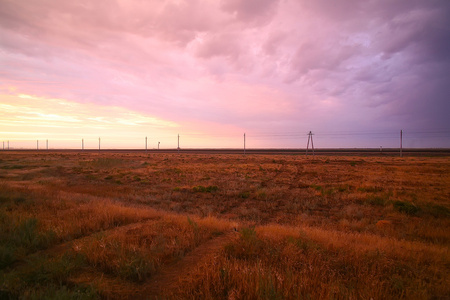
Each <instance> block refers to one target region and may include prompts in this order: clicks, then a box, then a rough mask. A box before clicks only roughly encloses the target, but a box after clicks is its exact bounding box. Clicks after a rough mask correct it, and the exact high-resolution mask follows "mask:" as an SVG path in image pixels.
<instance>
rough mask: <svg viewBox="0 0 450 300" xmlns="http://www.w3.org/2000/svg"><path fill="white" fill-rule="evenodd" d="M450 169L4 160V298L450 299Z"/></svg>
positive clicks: (237, 161)
mask: <svg viewBox="0 0 450 300" xmlns="http://www.w3.org/2000/svg"><path fill="white" fill-rule="evenodd" d="M449 228H450V158H449V157H448V156H440V157H414V156H411V157H404V158H399V157H384V156H371V157H364V156H320V157H316V159H314V160H313V159H312V158H311V157H310V158H307V157H305V156H301V155H246V156H243V155H227V154H222V155H209V154H157V153H149V154H145V153H138V152H134V153H126V152H121V153H114V152H107V153H106V152H100V153H96V152H84V153H75V152H66V153H64V152H45V151H40V152H32V151H29V152H14V151H4V152H1V153H0V298H2V299H3V298H5V299H17V298H24V299H42V298H47V299H97V298H106V299H126V298H130V299H136V298H141V299H142V298H143V299H145V298H148V299H157V298H158V299H302V298H303V299H330V298H331V299H350V298H351V299H371V298H373V299H448V295H450V251H449V249H450V248H449V246H450V230H449Z"/></svg>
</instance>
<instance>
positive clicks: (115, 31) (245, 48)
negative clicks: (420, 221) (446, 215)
mask: <svg viewBox="0 0 450 300" xmlns="http://www.w3.org/2000/svg"><path fill="white" fill-rule="evenodd" d="M449 15H450V4H449V2H448V1H390V0H383V1H356V0H350V1H343V0H342V1H334V2H333V4H330V2H329V1H322V0H320V1H306V0H305V1H303V0H301V1H297V0H288V1H272V0H229V1H220V0H217V1H197V0H194V1H145V2H142V1H106V2H104V1H81V2H79V1H74V2H72V1H50V2H48V1H43V0H36V1H9V0H0V65H1V71H0V126H1V128H0V142H3V141H10V143H11V145H14V147H15V148H34V147H36V141H37V140H42V141H46V140H50V145H51V147H52V148H79V147H80V145H81V139H85V140H86V145H87V147H91V148H96V147H98V138H99V137H101V138H102V141H103V142H102V144H103V145H104V147H105V148H142V147H143V146H144V139H145V137H148V139H149V148H155V147H157V145H158V142H160V143H161V147H164V148H175V147H177V136H178V134H180V136H181V139H182V146H183V147H188V148H196V147H199V148H239V147H241V146H242V137H243V134H244V133H246V134H247V136H248V144H247V145H248V147H254V148H261V147H270V148H275V147H277V148H299V147H301V148H304V147H305V146H306V141H307V135H306V134H307V133H308V132H309V131H310V130H311V131H312V132H314V133H315V142H316V144H317V147H342V148H345V147H379V146H381V145H383V146H384V147H397V146H398V135H399V131H400V130H403V131H404V132H405V136H404V137H405V146H406V147H450V118H449V117H448V114H449V112H450V101H448V95H450V73H449V72H448V70H450V42H449V41H450V21H449V20H450V19H449V18H448V16H449ZM43 143H44V142H42V145H43Z"/></svg>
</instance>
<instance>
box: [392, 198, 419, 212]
mask: <svg viewBox="0 0 450 300" xmlns="http://www.w3.org/2000/svg"><path fill="white" fill-rule="evenodd" d="M393 205H394V209H396V210H397V211H399V212H401V213H405V214H408V215H416V214H417V213H418V212H419V211H420V208H419V207H418V206H416V205H414V204H412V203H410V202H406V201H400V200H397V201H394V202H393Z"/></svg>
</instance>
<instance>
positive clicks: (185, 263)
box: [129, 231, 238, 299]
mask: <svg viewBox="0 0 450 300" xmlns="http://www.w3.org/2000/svg"><path fill="white" fill-rule="evenodd" d="M237 237H238V233H237V232H235V231H232V232H229V233H226V234H225V235H222V236H219V237H217V238H214V239H211V240H209V241H207V242H205V243H203V244H201V245H200V246H198V247H197V248H195V249H194V250H192V251H191V252H190V253H188V254H187V255H186V256H185V257H184V258H183V259H182V260H180V261H177V262H176V263H173V264H171V265H168V266H163V267H162V269H161V270H160V272H159V273H158V274H156V275H155V276H153V277H152V278H150V279H149V280H148V281H147V282H146V283H144V284H143V285H142V287H141V290H140V291H139V292H138V293H137V294H135V295H129V296H130V298H133V299H161V296H163V295H164V294H163V293H164V291H167V290H170V289H171V288H174V287H176V286H177V283H178V282H179V280H180V279H181V278H182V277H183V276H186V274H187V273H189V271H191V270H193V269H194V268H195V267H196V266H198V265H201V264H202V263H203V262H206V261H208V260H209V259H212V258H213V257H214V255H215V254H217V253H218V252H219V251H220V250H221V249H223V247H224V246H225V245H226V244H227V243H228V242H230V241H233V240H234V239H236V238H237Z"/></svg>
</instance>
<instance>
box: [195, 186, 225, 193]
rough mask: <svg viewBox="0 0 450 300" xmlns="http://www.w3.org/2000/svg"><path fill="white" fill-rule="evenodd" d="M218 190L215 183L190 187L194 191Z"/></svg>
mask: <svg viewBox="0 0 450 300" xmlns="http://www.w3.org/2000/svg"><path fill="white" fill-rule="evenodd" d="M218 190H219V188H218V187H217V186H215V185H209V186H202V185H197V186H194V187H193V188H192V191H194V192H195V193H213V192H217V191H218Z"/></svg>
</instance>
